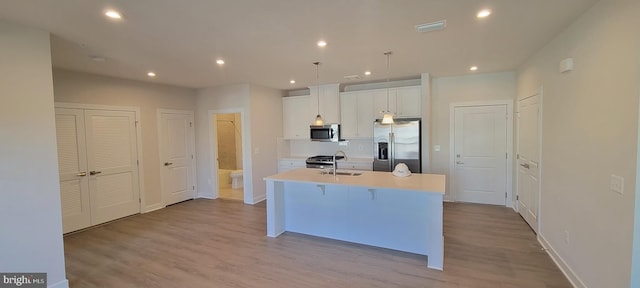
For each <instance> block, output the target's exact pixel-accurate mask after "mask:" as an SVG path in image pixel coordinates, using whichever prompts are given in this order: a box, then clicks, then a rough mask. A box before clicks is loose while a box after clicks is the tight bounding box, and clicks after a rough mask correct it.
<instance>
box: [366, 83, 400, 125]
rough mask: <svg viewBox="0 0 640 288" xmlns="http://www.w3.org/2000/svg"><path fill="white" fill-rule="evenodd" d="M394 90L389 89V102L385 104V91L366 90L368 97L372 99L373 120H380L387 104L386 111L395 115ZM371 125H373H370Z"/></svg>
mask: <svg viewBox="0 0 640 288" xmlns="http://www.w3.org/2000/svg"><path fill="white" fill-rule="evenodd" d="M394 89H395V88H391V89H389V101H388V102H387V89H375V90H367V92H369V95H371V97H373V115H374V118H373V119H374V120H375V119H381V118H382V113H380V112H382V111H387V103H388V106H389V107H388V110H389V111H391V112H393V113H395V111H396V91H395V90H394ZM372 125H373V124H372Z"/></svg>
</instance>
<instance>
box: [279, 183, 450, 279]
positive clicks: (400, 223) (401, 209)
mask: <svg viewBox="0 0 640 288" xmlns="http://www.w3.org/2000/svg"><path fill="white" fill-rule="evenodd" d="M267 185H268V186H270V187H271V188H269V187H267V231H268V236H270V237H277V236H278V235H279V234H281V233H282V232H284V231H290V232H296V233H302V234H307V235H313V236H318V237H324V238H331V239H336V240H343V241H348V242H354V243H360V244H366V245H371V246H376V247H383V248H389V249H394V250H399V251H404V252H410V253H415V254H420V255H426V256H427V257H428V261H427V262H428V263H427V264H428V265H427V266H428V267H429V268H433V269H438V270H442V265H443V256H444V254H443V238H442V236H443V234H442V232H443V230H442V223H443V222H442V221H443V220H442V194H441V193H425V192H423V191H409V190H395V189H378V188H368V187H359V186H345V185H337V184H321V183H305V182H287V181H273V180H267ZM272 191H273V192H272ZM270 202H278V203H270ZM270 209H276V210H279V211H269V210H270ZM270 215H271V216H270Z"/></svg>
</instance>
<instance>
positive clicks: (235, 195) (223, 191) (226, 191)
mask: <svg viewBox="0 0 640 288" xmlns="http://www.w3.org/2000/svg"><path fill="white" fill-rule="evenodd" d="M218 198H222V199H228V200H240V201H243V200H244V189H243V188H237V189H233V188H231V187H224V188H223V187H220V188H218Z"/></svg>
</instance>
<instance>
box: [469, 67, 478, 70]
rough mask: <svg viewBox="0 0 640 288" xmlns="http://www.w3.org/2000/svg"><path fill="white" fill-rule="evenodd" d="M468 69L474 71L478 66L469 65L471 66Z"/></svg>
mask: <svg viewBox="0 0 640 288" xmlns="http://www.w3.org/2000/svg"><path fill="white" fill-rule="evenodd" d="M469 70H471V71H476V70H478V66H471V67H470V68H469Z"/></svg>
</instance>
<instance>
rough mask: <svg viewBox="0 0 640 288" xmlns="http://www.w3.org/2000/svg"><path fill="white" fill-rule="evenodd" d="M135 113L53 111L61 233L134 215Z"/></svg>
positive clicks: (136, 181)
mask: <svg viewBox="0 0 640 288" xmlns="http://www.w3.org/2000/svg"><path fill="white" fill-rule="evenodd" d="M135 113H136V112H134V111H110V110H94V109H68V108H56V129H57V131H56V135H57V141H58V169H59V172H60V193H61V200H62V224H63V231H64V233H67V232H71V231H75V230H79V229H83V228H86V227H89V226H93V225H97V224H101V223H104V222H108V221H111V220H115V219H118V218H122V217H125V216H129V215H132V214H136V213H140V188H139V178H138V159H137V155H138V152H137V141H138V139H137V136H136V135H137V133H136V115H135Z"/></svg>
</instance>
